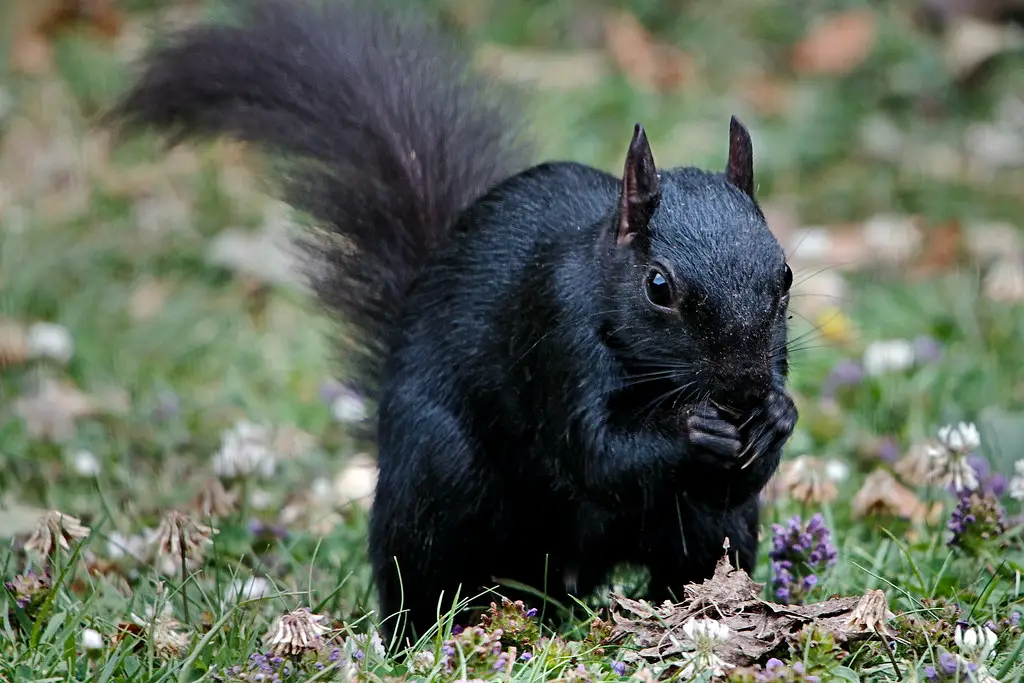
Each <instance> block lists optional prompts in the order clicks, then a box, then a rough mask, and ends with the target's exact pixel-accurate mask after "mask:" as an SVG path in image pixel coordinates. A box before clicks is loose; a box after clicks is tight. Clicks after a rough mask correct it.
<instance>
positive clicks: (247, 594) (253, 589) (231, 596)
mask: <svg viewBox="0 0 1024 683" xmlns="http://www.w3.org/2000/svg"><path fill="white" fill-rule="evenodd" d="M270 594H271V587H270V582H269V581H267V580H266V579H264V578H263V577H261V576H252V577H250V578H248V579H246V580H245V581H241V580H239V579H235V580H234V581H232V582H231V585H230V586H228V588H227V590H226V591H224V602H234V601H236V600H258V599H259V598H264V597H267V596H268V595H270Z"/></svg>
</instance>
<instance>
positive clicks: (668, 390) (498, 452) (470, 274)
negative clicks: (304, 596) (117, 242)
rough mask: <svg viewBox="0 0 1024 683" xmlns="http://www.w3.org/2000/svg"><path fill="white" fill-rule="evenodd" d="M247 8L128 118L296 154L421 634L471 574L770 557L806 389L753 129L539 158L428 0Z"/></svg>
mask: <svg viewBox="0 0 1024 683" xmlns="http://www.w3.org/2000/svg"><path fill="white" fill-rule="evenodd" d="M241 9H242V10H243V11H242V12H241V14H240V17H241V19H240V20H239V21H231V22H228V21H225V22H222V23H209V24H201V25H198V26H193V27H191V28H188V29H185V30H184V31H183V32H182V33H180V34H179V35H177V36H176V37H175V38H174V39H173V40H171V41H170V42H168V43H166V44H161V45H160V46H158V47H154V48H152V49H151V50H150V51H149V53H148V54H147V56H146V57H145V59H144V60H143V62H142V65H141V70H140V74H139V76H138V80H137V81H136V82H135V83H134V85H133V86H132V87H131V88H130V89H129V90H128V91H127V92H126V93H125V95H124V96H123V98H122V99H121V100H120V101H119V102H118V103H117V104H116V105H115V107H114V108H113V109H112V111H111V112H110V120H111V121H115V122H117V123H118V124H119V125H121V126H124V127H126V129H130V130H139V129H143V128H153V129H156V130H159V131H163V132H165V133H167V134H168V135H169V136H170V138H171V140H172V141H174V142H177V141H180V140H183V139H185V138H189V137H193V138H203V137H207V138H212V137H216V136H220V135H226V136H233V137H234V138H236V139H240V140H243V141H247V142H252V143H258V144H261V145H263V146H264V147H265V149H267V150H268V151H271V152H273V153H274V154H275V155H276V156H277V157H279V158H281V159H284V160H287V161H290V162H292V163H290V165H288V166H287V167H286V170H285V171H284V172H282V173H280V174H279V175H278V177H279V180H280V182H281V188H282V197H283V199H284V200H285V201H287V202H288V203H289V204H291V205H292V206H293V207H295V208H296V209H299V210H301V211H303V212H305V213H307V214H309V215H310V216H311V217H312V218H313V219H314V221H315V225H316V227H317V228H319V229H318V230H317V229H313V230H310V231H309V232H308V233H306V237H305V238H304V242H303V244H304V245H305V247H307V248H308V251H309V254H310V255H311V259H312V260H311V263H315V264H316V267H315V268H311V269H310V270H311V278H312V284H313V285H314V288H315V291H316V292H317V295H318V298H319V299H320V300H322V301H323V302H324V303H325V304H327V305H328V306H329V307H330V309H331V310H332V311H334V314H335V316H336V317H337V318H338V319H339V320H340V321H343V322H345V323H347V324H348V325H350V326H351V328H353V329H354V330H355V331H356V333H357V334H358V337H357V338H356V341H357V342H358V346H357V347H356V348H352V349H350V350H349V356H348V357H347V360H348V362H349V364H350V365H352V364H353V363H354V367H355V378H356V379H357V380H358V381H359V382H360V386H362V387H363V388H364V389H365V390H367V391H370V392H372V393H371V395H372V396H373V397H374V398H375V400H376V404H377V410H378V414H377V421H376V425H375V427H376V434H375V436H376V439H377V446H378V461H379V467H380V472H379V481H378V484H377V489H376V496H375V500H374V504H373V508H372V512H371V522H370V529H369V550H370V557H371V560H372V563H373V571H374V580H375V584H376V587H377V590H378V595H379V602H380V610H381V614H380V616H381V617H382V618H385V617H391V615H394V614H395V613H397V612H398V611H399V610H400V609H404V610H406V616H407V618H408V619H409V623H410V625H411V626H412V627H413V629H414V631H415V633H416V634H418V635H420V636H422V635H423V634H424V633H425V631H426V630H427V629H429V628H431V627H432V626H434V625H435V624H436V623H437V621H436V618H437V615H438V614H439V613H440V614H444V613H445V612H447V611H448V610H449V609H450V607H451V605H452V602H451V601H452V600H453V598H454V597H455V594H456V591H459V594H460V595H461V596H462V597H463V598H465V597H472V596H474V595H476V594H477V593H478V592H479V591H480V590H481V589H484V588H487V587H494V586H495V585H496V584H497V583H498V582H500V581H502V580H503V579H512V580H514V581H515V582H519V583H521V584H526V585H529V586H533V587H536V588H537V589H539V590H543V591H546V592H547V593H548V594H550V595H551V596H552V597H555V596H557V595H559V594H561V595H562V596H563V597H564V596H565V595H566V593H570V594H573V595H577V596H583V595H585V594H587V593H590V592H591V591H592V590H594V589H595V588H597V587H598V586H600V585H601V584H602V582H604V581H606V580H607V578H608V576H609V575H610V571H611V570H612V569H613V568H614V567H615V566H616V565H618V564H620V563H624V562H629V563H634V564H639V565H643V566H646V567H647V568H648V569H649V571H650V585H649V589H648V596H649V597H650V598H652V599H654V600H661V599H664V598H667V597H670V591H671V593H672V594H674V595H676V596H679V597H681V595H682V588H683V586H684V584H686V583H688V582H692V581H700V580H702V579H704V578H707V577H708V576H710V575H711V573H712V572H713V569H714V566H715V563H716V561H717V560H718V558H719V557H721V555H722V548H723V541H724V539H725V538H726V537H728V539H729V541H730V544H731V551H730V555H731V556H732V557H733V558H734V562H736V564H737V565H738V566H739V567H742V568H743V569H746V570H747V571H751V570H752V568H753V565H754V564H755V556H756V551H757V545H758V540H757V539H758V524H759V521H758V515H759V503H758V494H759V492H760V491H761V489H762V488H763V487H764V485H765V484H766V483H767V482H768V480H769V478H770V477H771V476H772V475H773V474H774V472H775V470H776V468H777V466H778V463H779V459H780V456H781V451H782V447H783V444H784V442H785V441H786V440H787V439H788V437H789V435H790V434H791V432H792V430H793V427H794V424H795V422H796V419H797V411H796V408H795V406H794V403H793V401H792V400H791V398H790V396H789V394H788V392H787V389H786V378H787V374H788V355H787V323H788V313H787V307H788V303H789V290H790V285H791V283H792V278H793V276H792V272H791V270H790V268H789V266H788V264H787V262H786V258H785V254H784V252H783V249H782V248H781V246H780V245H779V243H778V242H777V241H776V239H775V237H774V236H773V235H772V233H771V232H770V230H769V228H768V226H767V224H766V221H765V218H764V215H763V213H762V211H761V209H760V207H759V204H758V202H757V200H756V198H755V192H754V174H753V153H752V145H751V139H750V135H749V134H748V131H747V129H746V128H745V127H744V126H743V125H742V124H741V123H740V122H739V121H738V120H737V119H736V118H735V117H733V118H732V119H731V122H730V127H729V139H728V161H727V164H726V167H725V169H724V171H723V172H720V173H719V172H709V171H704V170H700V169H697V168H692V167H687V168H673V169H667V170H666V169H662V170H658V169H657V168H656V166H655V162H654V158H653V155H652V152H651V149H650V146H649V144H648V141H647V137H646V134H645V132H644V129H643V127H642V126H641V125H640V124H636V125H635V127H634V129H633V135H632V139H631V140H630V141H629V145H628V149H627V151H626V154H625V162H624V167H623V173H622V175H621V176H615V175H611V174H609V173H606V172H603V171H600V170H597V169H595V168H592V167H589V166H586V165H582V164H579V163H574V162H567V161H557V162H547V163H541V164H539V165H533V166H528V165H527V163H526V160H527V159H528V153H527V152H526V149H527V148H526V147H525V146H523V145H520V143H519V142H518V139H519V138H518V136H517V135H516V134H515V131H516V130H517V124H518V117H517V116H516V115H514V114H513V110H512V109H511V108H510V107H509V106H508V103H507V102H506V101H503V100H501V99H499V98H497V97H492V93H491V91H490V88H489V86H488V84H487V83H486V81H485V80H483V79H481V78H480V77H479V76H476V75H474V74H473V73H472V71H471V70H470V69H469V66H468V59H467V57H466V56H465V55H464V54H463V52H462V51H461V50H460V49H458V48H457V47H456V43H455V42H454V41H449V40H448V38H447V37H446V36H445V33H444V32H443V31H441V30H440V29H438V28H436V27H435V25H434V24H433V23H432V22H431V21H428V20H426V19H425V18H424V17H421V16H419V15H414V14H405V13H402V12H392V11H389V10H385V9H382V8H380V7H378V6H376V5H375V4H374V3H373V2H372V0H367V1H366V2H361V3H353V2H333V3H328V4H323V5H314V4H312V3H310V2H305V1H303V2H300V1H299V0H259V1H257V2H249V3H245V4H244V5H242V6H241ZM624 142H625V139H624ZM442 592H443V597H442ZM502 592H503V593H504V594H506V595H509V594H514V591H511V590H505V589H502ZM520 595H521V594H520ZM527 600H528V601H531V600H532V599H531V598H527ZM394 621H395V619H394V618H388V619H385V622H384V631H385V633H387V634H394V633H395V626H394V623H393V622H394Z"/></svg>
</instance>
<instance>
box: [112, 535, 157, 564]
mask: <svg viewBox="0 0 1024 683" xmlns="http://www.w3.org/2000/svg"><path fill="white" fill-rule="evenodd" d="M155 538H156V532H155V531H154V530H152V529H147V530H146V532H145V534H136V535H134V536H125V535H124V534H122V533H121V532H120V531H112V532H110V535H109V536H107V557H109V558H110V559H111V560H116V559H119V558H122V557H125V556H129V557H131V558H132V559H135V560H138V561H140V562H141V561H142V559H143V558H144V557H145V556H146V546H148V545H149V544H150V543H152V542H153V540H154V539H155Z"/></svg>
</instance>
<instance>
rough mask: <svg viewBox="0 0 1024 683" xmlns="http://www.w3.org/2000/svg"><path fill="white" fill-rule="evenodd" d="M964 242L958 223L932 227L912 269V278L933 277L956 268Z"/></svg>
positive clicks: (953, 222)
mask: <svg viewBox="0 0 1024 683" xmlns="http://www.w3.org/2000/svg"><path fill="white" fill-rule="evenodd" d="M963 241H964V240H963V232H962V231H961V229H960V224H959V223H958V222H957V221H949V222H946V223H944V224H942V225H939V226H935V227H931V228H930V229H929V230H928V239H926V240H922V241H921V251H920V252H919V253H918V254H917V258H915V259H914V262H913V264H912V266H911V269H910V275H911V277H914V278H924V277H931V276H933V275H936V274H938V273H941V272H943V271H947V270H949V269H950V268H952V267H953V266H955V265H956V264H957V261H958V260H959V257H960V251H961V247H962V245H963Z"/></svg>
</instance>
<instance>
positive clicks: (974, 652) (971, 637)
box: [953, 626, 999, 663]
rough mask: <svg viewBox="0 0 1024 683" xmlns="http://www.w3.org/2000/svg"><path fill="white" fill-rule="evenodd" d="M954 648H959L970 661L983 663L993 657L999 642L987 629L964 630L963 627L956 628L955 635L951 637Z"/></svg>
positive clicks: (980, 627) (997, 637) (979, 627)
mask: <svg viewBox="0 0 1024 683" xmlns="http://www.w3.org/2000/svg"><path fill="white" fill-rule="evenodd" d="M953 639H954V640H955V641H956V646H957V647H958V648H960V652H962V653H963V654H964V655H965V656H967V657H970V658H971V659H972V660H974V661H976V662H979V663H984V661H985V660H986V659H989V658H991V657H994V656H995V648H996V642H998V640H999V636H997V635H996V634H995V633H994V632H993V631H991V630H990V629H988V628H987V627H982V626H978V627H976V628H968V629H965V628H964V627H963V626H957V627H956V634H955V635H954V636H953Z"/></svg>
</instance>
